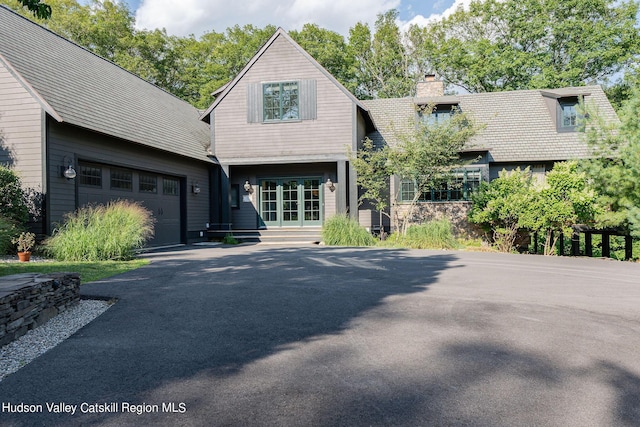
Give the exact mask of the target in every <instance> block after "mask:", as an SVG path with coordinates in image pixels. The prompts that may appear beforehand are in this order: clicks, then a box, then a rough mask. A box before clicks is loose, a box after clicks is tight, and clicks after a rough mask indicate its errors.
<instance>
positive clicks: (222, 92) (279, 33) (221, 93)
mask: <svg viewBox="0 0 640 427" xmlns="http://www.w3.org/2000/svg"><path fill="white" fill-rule="evenodd" d="M278 37H282V38H284V39H285V40H287V42H289V43H290V44H291V45H292V46H293V47H294V48H295V49H296V50H298V52H300V53H301V54H302V55H303V56H304V57H305V58H307V60H308V61H309V62H311V63H312V64H313V65H314V66H315V67H316V68H317V69H318V70H320V72H322V74H324V75H325V76H326V77H327V79H329V80H331V82H333V84H335V85H336V86H337V87H338V88H339V89H340V90H341V91H342V92H343V93H344V94H345V95H346V96H347V97H348V98H349V99H350V100H351V101H352V102H353V103H354V104H356V105H357V106H358V108H360V109H361V110H362V111H363V112H364V113H367V107H366V106H365V105H364V104H363V103H362V102H361V101H360V100H358V98H356V97H355V96H354V95H353V94H352V93H351V92H349V90H347V88H345V87H344V86H343V85H342V83H340V82H339V81H338V80H337V79H336V78H335V77H333V75H332V74H331V73H329V72H328V71H327V70H326V69H325V68H324V67H323V66H322V65H320V63H319V62H318V61H316V60H315V59H314V58H313V57H312V56H311V55H309V53H308V52H307V51H306V50H304V49H303V48H302V46H300V45H299V44H298V43H296V41H295V40H293V39H292V38H291V36H290V35H289V34H287V32H286V31H285V30H283V29H282V28H278V29H277V30H276V32H275V33H273V35H272V36H271V38H270V39H269V40H268V41H267V42H266V43H265V44H264V45H263V46H262V47H261V48H260V50H258V52H257V53H256V54H255V55H254V56H253V58H251V60H250V61H249V62H248V63H247V65H245V67H244V68H243V69H242V71H240V73H238V75H237V76H236V77H235V78H234V79H233V80H231V81H230V82H229V83H227V84H226V85H224V86H222V87H221V88H219V89H218V90H216V91H215V92H214V93H213V95H217V98H216V99H215V101H213V103H212V104H211V105H210V106H209V108H207V109H206V110H205V112H204V113H203V114H202V115H201V116H200V120H203V121H206V122H208V121H209V115H210V114H211V112H212V111H213V110H214V109H215V108H216V106H217V105H218V104H219V103H220V102H221V101H222V100H223V99H224V98H225V97H226V96H227V94H228V93H229V92H230V91H231V90H233V88H234V87H235V86H236V85H237V84H238V82H239V81H240V80H241V79H242V77H244V75H245V74H246V73H247V72H248V71H249V70H250V69H251V67H253V64H255V63H256V62H257V61H258V60H259V59H260V57H261V56H262V55H263V54H264V53H265V52H266V51H267V50H268V49H269V47H271V45H273V43H274V42H275V41H276V40H277V39H278ZM365 115H366V114H365Z"/></svg>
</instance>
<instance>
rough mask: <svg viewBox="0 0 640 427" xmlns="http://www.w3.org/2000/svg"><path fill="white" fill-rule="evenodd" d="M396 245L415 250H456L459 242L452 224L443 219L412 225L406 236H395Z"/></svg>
mask: <svg viewBox="0 0 640 427" xmlns="http://www.w3.org/2000/svg"><path fill="white" fill-rule="evenodd" d="M395 239H396V243H397V244H399V245H402V246H405V247H409V248H413V249H454V248H456V247H458V242H457V240H456V238H455V237H454V236H453V231H452V229H451V222H449V220H448V219H446V218H443V219H440V220H435V221H429V222H427V223H425V224H420V225H412V226H410V227H409V228H408V229H407V234H406V235H405V236H395Z"/></svg>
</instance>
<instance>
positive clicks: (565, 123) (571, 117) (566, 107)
mask: <svg viewBox="0 0 640 427" xmlns="http://www.w3.org/2000/svg"><path fill="white" fill-rule="evenodd" d="M577 107H578V106H577V105H576V104H568V103H567V104H560V109H561V110H562V127H563V128H566V127H574V126H576V125H577V124H578V108H577Z"/></svg>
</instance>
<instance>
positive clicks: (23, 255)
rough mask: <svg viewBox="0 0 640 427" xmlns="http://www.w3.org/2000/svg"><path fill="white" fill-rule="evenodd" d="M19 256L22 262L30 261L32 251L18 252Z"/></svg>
mask: <svg viewBox="0 0 640 427" xmlns="http://www.w3.org/2000/svg"><path fill="white" fill-rule="evenodd" d="M18 258H19V259H20V262H29V260H30V259H31V252H18Z"/></svg>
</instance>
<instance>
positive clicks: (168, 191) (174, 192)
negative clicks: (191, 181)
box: [162, 176, 180, 196]
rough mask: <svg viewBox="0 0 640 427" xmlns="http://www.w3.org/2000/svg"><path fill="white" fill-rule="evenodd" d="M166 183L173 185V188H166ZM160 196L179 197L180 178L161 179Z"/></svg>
mask: <svg viewBox="0 0 640 427" xmlns="http://www.w3.org/2000/svg"><path fill="white" fill-rule="evenodd" d="M168 183H175V186H173V185H172V186H168V185H167V184H168ZM162 194H163V195H164V196H179V195H180V178H171V177H167V176H165V177H162Z"/></svg>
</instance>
